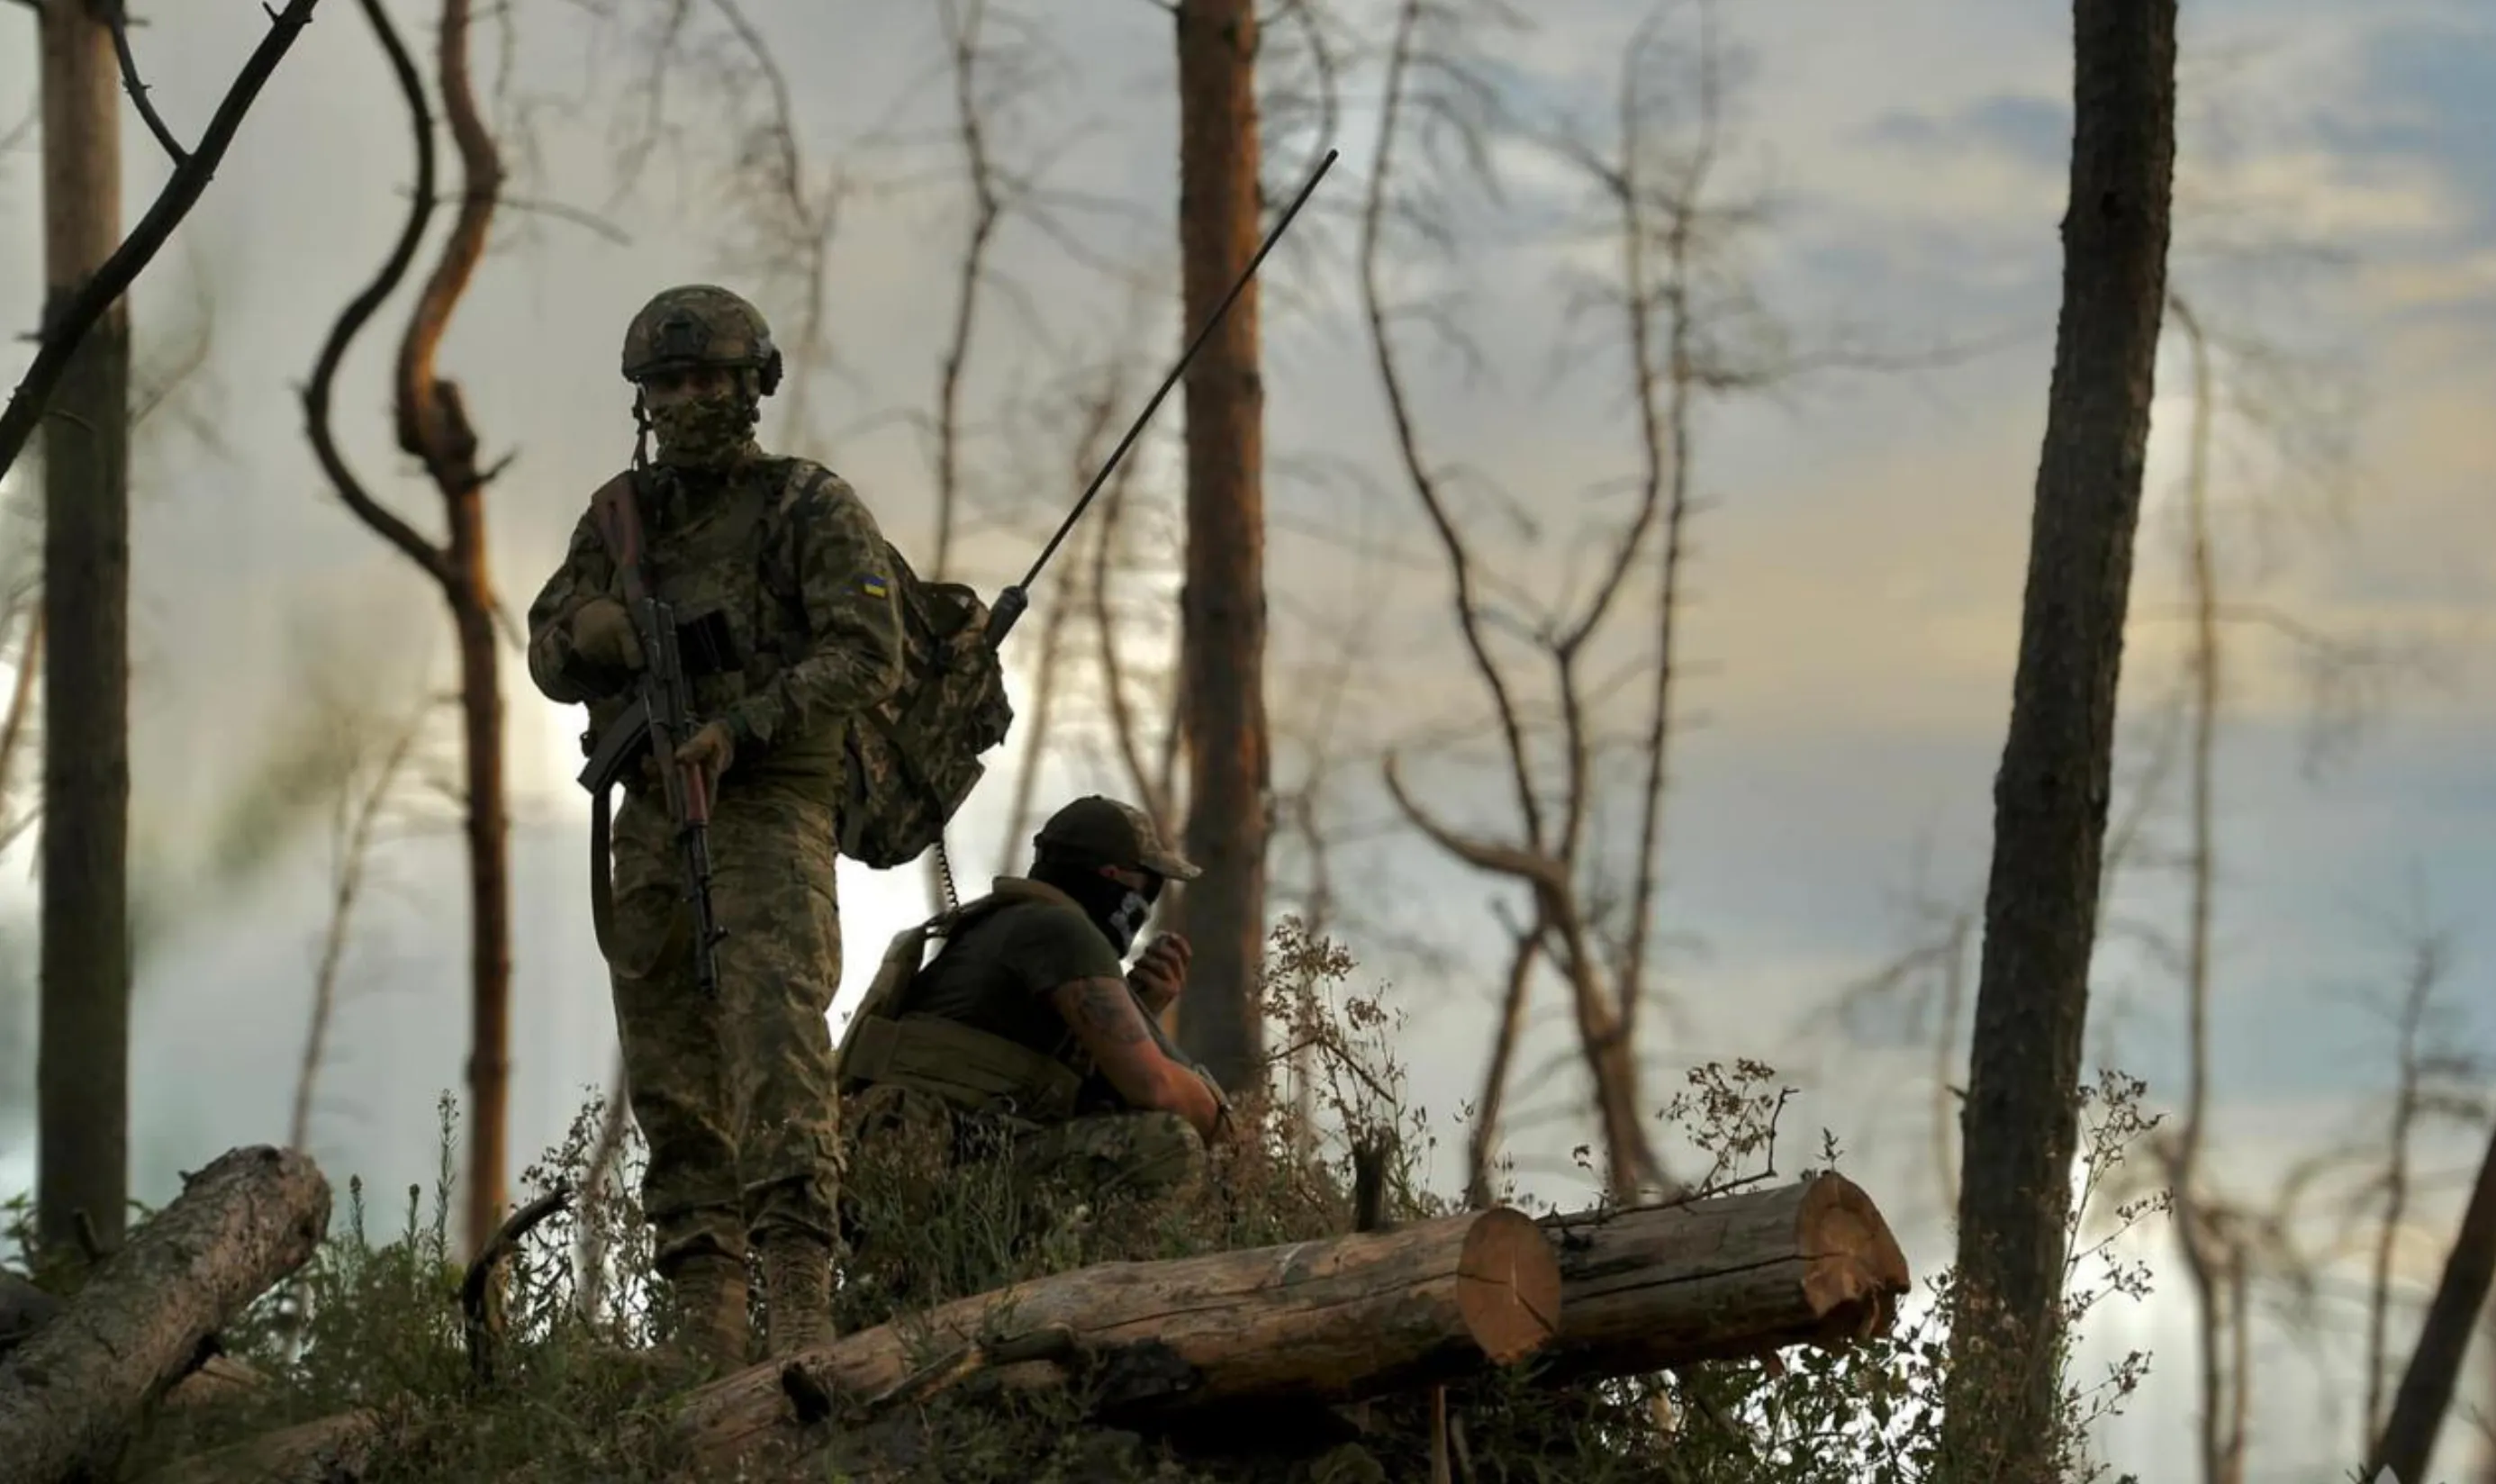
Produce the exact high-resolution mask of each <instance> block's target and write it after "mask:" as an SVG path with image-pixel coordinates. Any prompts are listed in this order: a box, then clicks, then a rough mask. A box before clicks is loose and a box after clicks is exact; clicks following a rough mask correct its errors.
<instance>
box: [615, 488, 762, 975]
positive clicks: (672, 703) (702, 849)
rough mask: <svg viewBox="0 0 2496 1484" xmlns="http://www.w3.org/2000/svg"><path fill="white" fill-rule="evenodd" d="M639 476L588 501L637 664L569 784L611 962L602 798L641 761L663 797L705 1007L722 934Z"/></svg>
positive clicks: (671, 616)
mask: <svg viewBox="0 0 2496 1484" xmlns="http://www.w3.org/2000/svg"><path fill="white" fill-rule="evenodd" d="M639 473H640V471H639V469H634V470H628V471H627V472H625V473H622V474H618V475H616V476H615V477H614V478H613V479H610V480H608V482H607V483H606V484H605V485H604V486H601V487H600V489H599V490H598V492H597V493H596V494H594V495H592V496H590V511H591V514H592V515H593V517H594V518H595V519H596V521H598V529H599V534H600V535H602V536H604V537H605V538H606V541H607V550H608V553H609V554H610V555H612V556H613V557H614V560H615V570H616V573H617V575H618V576H619V577H621V578H622V580H623V585H624V607H625V610H626V612H628V613H630V614H631V615H632V616H633V632H634V634H635V635H636V636H637V637H638V638H639V639H640V642H641V661H642V663H641V671H640V675H639V676H638V677H636V678H635V680H634V689H635V694H634V697H633V703H632V705H631V706H629V707H627V708H626V709H625V710H624V713H623V714H622V715H619V716H617V717H616V718H615V719H614V720H613V721H611V722H609V723H608V725H607V729H606V730H605V731H604V732H601V733H599V734H598V735H597V736H596V737H595V738H592V739H585V740H586V741H588V742H589V762H588V763H587V765H585V766H584V767H583V768H582V769H581V770H580V775H579V782H580V786H581V787H583V788H585V789H588V790H589V792H590V794H591V796H592V797H593V798H594V799H595V800H596V804H595V806H594V807H593V808H592V810H591V813H590V820H589V839H590V844H589V854H590V871H591V882H590V885H591V891H590V917H591V920H592V922H593V924H594V925H595V926H596V928H597V930H598V946H599V948H600V949H601V950H602V951H603V952H605V953H606V954H607V957H608V963H613V962H614V952H613V950H612V949H611V948H609V947H608V937H609V935H610V933H611V931H612V921H613V918H614V887H613V885H612V883H611V882H610V881H609V880H608V812H607V799H608V790H609V789H611V788H613V787H614V786H615V784H617V783H618V782H620V781H622V779H623V776H624V770H625V769H627V768H629V767H631V766H633V765H634V764H635V763H637V762H640V760H641V759H642V758H643V757H645V756H646V757H648V758H649V759H650V761H651V763H652V764H653V765H654V766H655V768H656V770H657V772H658V774H659V781H660V786H661V788H662V789H663V790H664V791H665V792H666V795H667V801H668V818H669V819H670V820H671V821H672V822H673V823H674V825H675V831H676V847H677V849H678V850H679V851H680V852H681V853H682V855H683V857H684V875H685V901H686V903H687V904H688V905H689V906H691V907H692V909H693V914H694V945H693V947H694V977H695V979H696V981H697V982H698V983H699V984H700V985H701V986H702V994H704V995H709V996H712V997H714V998H715V997H717V995H718V994H719V960H718V957H717V955H716V954H715V952H714V950H715V949H716V948H717V947H718V945H719V940H720V939H721V938H723V937H725V936H727V933H726V931H724V930H722V929H721V928H720V926H719V924H718V920H717V918H716V917H715V916H714V914H713V913H712V911H711V902H710V780H709V779H708V778H706V777H704V776H703V775H702V769H701V768H700V767H699V766H697V765H694V764H689V763H680V762H678V761H677V760H676V749H677V748H678V747H681V746H683V745H684V744H685V743H686V742H688V741H690V740H692V737H693V733H694V731H695V728H696V723H695V721H694V691H693V681H692V680H691V679H689V678H688V677H687V676H686V675H685V666H684V657H683V655H682V653H681V652H680V651H679V649H678V647H677V642H676V616H675V612H674V610H673V609H672V608H671V606H670V605H669V604H667V603H665V602H663V601H661V600H660V598H659V597H658V596H657V595H656V594H654V593H652V592H651V591H650V584H649V581H648V578H647V576H646V574H645V573H644V571H643V569H642V544H641V510H640V479H639V477H638V475H639Z"/></svg>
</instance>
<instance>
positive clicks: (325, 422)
mask: <svg viewBox="0 0 2496 1484" xmlns="http://www.w3.org/2000/svg"><path fill="white" fill-rule="evenodd" d="M357 3H358V4H359V5H360V6H362V7H363V12H364V18H365V19H366V20H368V21H370V22H371V23H372V27H373V35H374V38H375V39H376V40H378V41H379V42H380V43H381V47H382V51H383V53H384V54H385V55H386V56H388V57H389V59H390V75H391V77H392V78H393V79H395V80H396V81H397V83H398V90H399V96H400V98H401V99H402V100H404V101H405V103H406V104H407V111H408V123H409V130H408V132H409V133H410V134H412V135H413V136H415V139H416V185H415V188H414V189H413V190H412V191H410V192H409V193H408V207H407V220H406V222H405V223H403V224H402V225H401V226H400V228H399V234H398V240H397V241H396V242H395V243H393V244H391V247H390V257H389V258H388V259H387V260H385V261H384V262H383V264H382V268H381V271H380V272H378V273H376V274H374V275H373V280H372V282H370V283H368V284H366V285H365V286H364V289H363V292H362V293H359V294H358V295H357V296H356V297H355V298H354V299H351V300H348V301H347V306H346V308H344V309H342V310H340V311H339V312H338V319H337V322H336V323H335V324H333V325H331V326H330V327H329V338H328V341H327V342H325V343H324V344H323V345H322V347H321V357H320V360H319V361H318V362H316V363H314V364H313V367H312V380H311V381H310V382H309V383H308V384H307V385H306V386H305V387H304V389H303V419H304V431H305V433H306V434H307V435H308V436H309V437H310V438H311V440H312V456H313V458H316V459H318V460H319V461H320V464H321V472H322V473H324V474H326V475H328V478H329V486H330V488H331V489H335V490H337V492H338V498H339V499H341V500H343V501H345V502H346V505H347V508H348V509H349V510H351V511H354V512H355V514H356V518H357V519H358V520H359V521H363V522H364V524H366V525H368V526H370V527H371V528H372V529H373V531H374V532H375V533H376V534H378V535H379V536H381V538H382V539H383V540H385V541H388V542H389V543H390V545H391V546H394V547H396V548H398V550H399V552H400V553H402V554H403V555H405V556H406V557H407V559H408V560H410V561H412V562H414V563H416V565H417V566H418V567H419V568H421V569H422V571H423V572H424V574H425V575H426V576H427V577H430V578H432V579H433V580H434V582H436V583H438V584H441V585H442V586H443V587H445V588H446V589H447V588H448V587H449V586H450V585H451V581H452V577H451V563H450V560H449V558H447V557H445V556H444V555H443V554H442V553H441V552H440V551H438V550H436V549H435V548H434V546H433V543H431V542H429V541H427V540H425V539H424V538H423V537H422V536H421V535H419V534H417V531H416V528H415V527H414V526H412V525H410V524H408V523H407V522H406V521H403V520H401V519H400V518H399V517H398V516H397V515H395V514H393V513H392V512H391V511H390V509H389V508H387V507H386V506H384V505H383V504H382V503H381V502H380V501H379V500H376V499H374V498H373V496H372V493H371V491H369V490H367V489H365V488H364V484H363V481H361V480H360V479H358V478H357V477H356V474H355V471H354V470H352V469H350V468H348V467H347V460H346V456H345V455H343V454H342V453H340V452H339V450H338V440H337V436H336V434H335V433H334V432H332V431H331V428H330V426H329V394H330V388H331V387H332V386H333V385H334V384H335V382H336V381H337V377H338V365H339V363H341V362H343V361H344V360H345V359H346V357H347V347H348V346H349V345H351V344H353V343H354V341H355V338H356V335H357V334H358V333H359V332H361V331H362V329H363V328H364V322H365V321H366V320H369V319H371V318H372V317H373V313H374V311H376V310H378V309H379V308H381V306H382V301H383V300H387V299H389V298H390V295H391V294H393V293H395V292H396V291H397V289H398V285H399V280H400V279H402V278H405V277H406V276H407V269H408V265H410V264H412V263H414V262H415V261H416V249H417V247H418V245H419V244H421V242H422V241H423V240H424V231H425V228H426V227H427V226H428V225H430V224H431V222H432V220H433V173H434V162H433V111H432V109H431V108H430V107H429V106H428V105H427V104H426V102H425V98H424V81H423V79H421V78H420V77H419V76H418V75H417V71H416V62H415V60H414V59H413V58H411V57H410V56H409V55H408V51H407V45H406V43H404V42H402V41H401V40H399V34H398V28H397V27H396V26H395V25H393V24H391V22H390V13H389V12H388V11H387V10H384V9H383V8H382V4H381V0H357Z"/></svg>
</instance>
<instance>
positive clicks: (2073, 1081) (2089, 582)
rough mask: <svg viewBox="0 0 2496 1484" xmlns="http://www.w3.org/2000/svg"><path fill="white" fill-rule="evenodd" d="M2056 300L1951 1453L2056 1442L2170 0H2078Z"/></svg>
mask: <svg viewBox="0 0 2496 1484" xmlns="http://www.w3.org/2000/svg"><path fill="white" fill-rule="evenodd" d="M2073 34H2074V41H2075V46H2074V53H2075V67H2074V115H2073V116H2074V132H2073V144H2072V166H2071V202H2070V206H2069V209H2068V210H2067V211H2066V213H2065V215H2064V218H2063V253H2064V268H2063V300H2062V312H2061V318H2060V322H2059V325H2058V327H2057V331H2056V337H2055V354H2054V373H2053V382H2052V387H2051V390H2050V392H2049V394H2048V399H2047V404H2046V415H2045V435H2044V450H2043V455H2042V457H2041V459H2040V462H2039V468H2038V475H2037V489H2036V507H2035V514H2034V517H2033V521H2032V524H2031V527H2030V534H2029V552H2028V579H2027V591H2026V597H2025V601H2024V604H2023V607H2022V612H2021V616H2020V643H2019V661H2018V669H2017V673H2016V675H2015V677H2014V679H2013V680H2012V702H2011V725H2010V732H2009V736H2008V738H2007V739H2006V741H2005V742H2004V745H2003V752H2002V766H2001V770H2000V772H1999V773H1998V774H1996V775H1995V779H1994V795H1993V797H1994V837H1993V866H1992V871H1991V875H1990V878H1989V880H1988V882H1987V886H1986V896H1985V931H1984V948H1983V956H1982V965H1981V977H1980V980H1979V984H1978V991H1977V1008H1976V1027H1975V1036H1974V1041H1973V1045H1972V1048H1971V1052H1970V1068H1969V1078H1968V1094H1967V1100H1966V1104H1965V1107H1964V1108H1963V1110H1962V1112H1961V1115H1960V1126H1961V1128H1962V1130H1963V1135H1964V1147H1965V1149H1966V1159H1965V1165H1964V1173H1963V1176H1962V1178H1961V1181H1960V1185H1959V1207H1958V1226H1959V1253H1958V1270H1957V1275H1958V1276H1957V1282H1958V1284H1959V1289H1958V1295H1957V1297H1958V1310H1959V1312H1958V1314H1957V1316H1956V1318H1955V1328H1954V1331H1953V1342H1954V1344H1955V1345H1956V1346H1957V1356H1956V1358H1955V1360H1954V1364H1953V1366H1952V1368H1951V1375H1950V1404H1949V1409H1948V1417H1949V1424H1948V1426H1947V1428H1946V1430H1945V1447H1946V1450H1947V1451H1948V1452H1950V1455H1951V1456H1953V1457H1970V1458H1972V1457H1975V1456H1977V1454H1976V1450H1977V1449H1979V1448H1983V1449H1984V1450H1985V1451H1986V1452H1988V1453H1989V1452H1991V1451H1992V1450H1993V1449H1994V1448H1997V1447H1998V1448H2002V1449H2007V1450H2008V1455H2007V1456H2005V1457H2003V1458H2002V1460H2001V1466H2002V1468H2003V1473H2002V1476H2004V1477H2012V1478H2026V1477H2029V1476H2031V1475H2032V1474H2033V1473H2034V1472H2035V1470H2036V1468H2037V1467H2038V1463H2039V1461H2041V1460H2043V1459H2044V1458H2045V1457H2046V1456H2047V1455H2048V1453H2049V1451H2050V1449H2051V1447H2052V1444H2053V1439H2052V1437H2051V1436H2050V1434H2051V1432H2052V1429H2051V1427H2050V1423H2051V1421H2052V1412H2053V1397H2054V1395H2055V1393H2056V1391H2057V1385H2056V1382H2057V1374H2056V1373H2057V1370H2058V1368H2057V1367H2056V1366H2055V1364H2054V1356H2055V1353H2056V1344H2057V1341H2058V1339H2059V1337H2060V1333H2061V1321H2060V1316H2059V1309H2060V1301H2061V1298H2062V1294H2063V1284H2064V1278H2065V1269H2066V1266H2067V1243H2068V1237H2067V1231H2066V1227H2067V1224H2068V1221H2069V1217H2070V1215H2071V1206H2072V1161H2073V1156H2074V1153H2075V1146H2076V1143H2077V1139H2078V1108H2077V1089H2078V1085H2079V1071H2080V1068H2079V1060H2080V1050H2081V1044H2082V1033H2083V1031H2084V1029H2085V1026H2086V1023H2087V1018H2088V988H2089V987H2088V972H2089V959H2090V952H2091V949H2092V946H2093V944H2094V940H2095V937H2096V929H2097V922H2096V919H2097V910H2096V909H2097V900H2098V888H2099V874H2100V868H2101V864H2102V858H2103V852H2104V845H2105V835H2106V800H2107V794H2108V791H2109V786H2110V785H2109V774H2110V773H2111V763H2112V754H2113V735H2114V714H2115V694H2116V682H2117V679H2118V677H2119V674H2120V671H2121V662H2122V655H2123V625H2124V616H2125V609H2126V605H2127V603H2128V601H2129V598H2130V593H2131V585H2132V561H2133V538H2134V533H2135V531H2136V529H2137V526H2138V523H2139V516H2140V485H2141V468H2142V463H2143V458H2144V451H2145V448H2146V445H2147V442H2148V431H2149V402H2150V395H2151V391H2152V388H2153V386H2154V383H2155V372H2156V363H2157V352H2158V334H2159V325H2160V319H2161V315H2162V312H2163V310H2164V307H2165V304H2166V279H2167V243H2168V204H2169V198H2170V195H2171V189H2172V185H2173V175H2174V157H2175V3H2174V0H2075V4H2074V7H2073Z"/></svg>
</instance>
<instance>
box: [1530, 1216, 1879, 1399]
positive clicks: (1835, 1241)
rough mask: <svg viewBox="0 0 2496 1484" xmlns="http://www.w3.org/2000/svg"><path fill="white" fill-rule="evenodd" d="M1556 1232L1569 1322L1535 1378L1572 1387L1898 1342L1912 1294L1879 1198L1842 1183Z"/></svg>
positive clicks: (1569, 1219)
mask: <svg viewBox="0 0 2496 1484" xmlns="http://www.w3.org/2000/svg"><path fill="white" fill-rule="evenodd" d="M1543 1227H1544V1231H1546V1232H1548V1233H1549V1234H1550V1236H1551V1239H1552V1245H1553V1246H1554V1247H1557V1248H1558V1249H1559V1254H1560V1279H1561V1286H1560V1294H1561V1298H1560V1315H1561V1319H1560V1334H1559V1336H1558V1337H1557V1338H1556V1339H1554V1340H1553V1341H1552V1342H1551V1343H1550V1345H1548V1346H1547V1347H1545V1348H1544V1351H1543V1353H1542V1354H1541V1355H1539V1356H1537V1357H1536V1363H1535V1370H1536V1373H1538V1374H1541V1375H1546V1376H1548V1377H1549V1378H1551V1379H1552V1380H1554V1381H1559V1382H1565V1381H1569V1380H1575V1379H1584V1378H1587V1377H1590V1376H1616V1375H1636V1374H1641V1373H1646V1372H1651V1371H1661V1370H1665V1369H1668V1368H1669V1367H1673V1366H1682V1365H1688V1364H1690V1363H1692V1362H1694V1361H1702V1360H1729V1359H1737V1358H1743V1357H1749V1356H1758V1355H1764V1354H1767V1353H1769V1352H1771V1351H1775V1350H1781V1349H1784V1348H1786V1347H1787V1346H1789V1345H1795V1344H1810V1345H1816V1346H1820V1347H1823V1348H1832V1347H1837V1346H1842V1345H1845V1344H1849V1343H1853V1342H1856V1341H1860V1340H1866V1339H1870V1338H1871V1337H1873V1336H1876V1335H1880V1334H1884V1333H1886V1332H1887V1331H1888V1328H1889V1325H1890V1322H1891V1321H1892V1320H1893V1319H1894V1318H1895V1317H1896V1310H1897V1301H1898V1299H1899V1297H1900V1296H1901V1295H1903V1294H1905V1293H1906V1292H1907V1291H1908V1289H1909V1288H1910V1287H1911V1286H1912V1282H1911V1279H1909V1277H1908V1274H1907V1258H1906V1254H1905V1253H1903V1252H1901V1251H1900V1250H1899V1249H1898V1242H1897V1239H1896V1238H1895V1237H1893V1236H1891V1235H1890V1234H1889V1224H1888V1222H1887V1221H1885V1220H1883V1219H1882V1217H1881V1213H1880V1211H1879V1210H1878V1209H1877V1208H1875V1207H1874V1206H1873V1204H1872V1198H1871V1197H1870V1196H1868V1195H1866V1194H1864V1193H1863V1191H1862V1189H1861V1187H1859V1186H1857V1185H1856V1184H1855V1183H1854V1182H1852V1181H1850V1180H1847V1179H1845V1178H1844V1177H1842V1176H1839V1175H1833V1174H1823V1175H1819V1176H1815V1177H1813V1178H1812V1179H1810V1180H1807V1181H1800V1182H1797V1183H1795V1184H1791V1185H1784V1186H1780V1187H1778V1188H1776V1189H1771V1190H1757V1191H1747V1192H1743V1193H1740V1194H1735V1195H1723V1196H1715V1197H1712V1198H1709V1199H1705V1200H1698V1201H1692V1202H1688V1203H1686V1204H1680V1205H1672V1206H1654V1207H1639V1208H1632V1209H1627V1210H1619V1211H1610V1212H1581V1213H1576V1214H1571V1215H1564V1216H1545V1217H1544V1219H1543Z"/></svg>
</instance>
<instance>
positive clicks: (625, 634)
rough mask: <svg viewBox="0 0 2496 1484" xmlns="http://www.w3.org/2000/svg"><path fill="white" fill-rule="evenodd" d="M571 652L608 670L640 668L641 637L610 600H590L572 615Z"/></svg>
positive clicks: (621, 610)
mask: <svg viewBox="0 0 2496 1484" xmlns="http://www.w3.org/2000/svg"><path fill="white" fill-rule="evenodd" d="M572 652H574V653H575V654H577V655H579V656H580V657H581V658H583V659H585V660H588V661H589V662H590V663H592V664H595V665H605V666H607V667H608V669H610V670H639V669H640V668H641V636H640V635H639V634H636V633H635V632H633V616H632V615H631V614H630V613H627V612H626V611H625V608H624V605H623V604H621V603H618V602H616V601H615V600H614V599H613V598H592V599H590V600H589V601H588V602H586V603H583V604H582V605H580V607H579V609H578V610H577V611H576V612H575V613H574V614H573V616H572Z"/></svg>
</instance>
